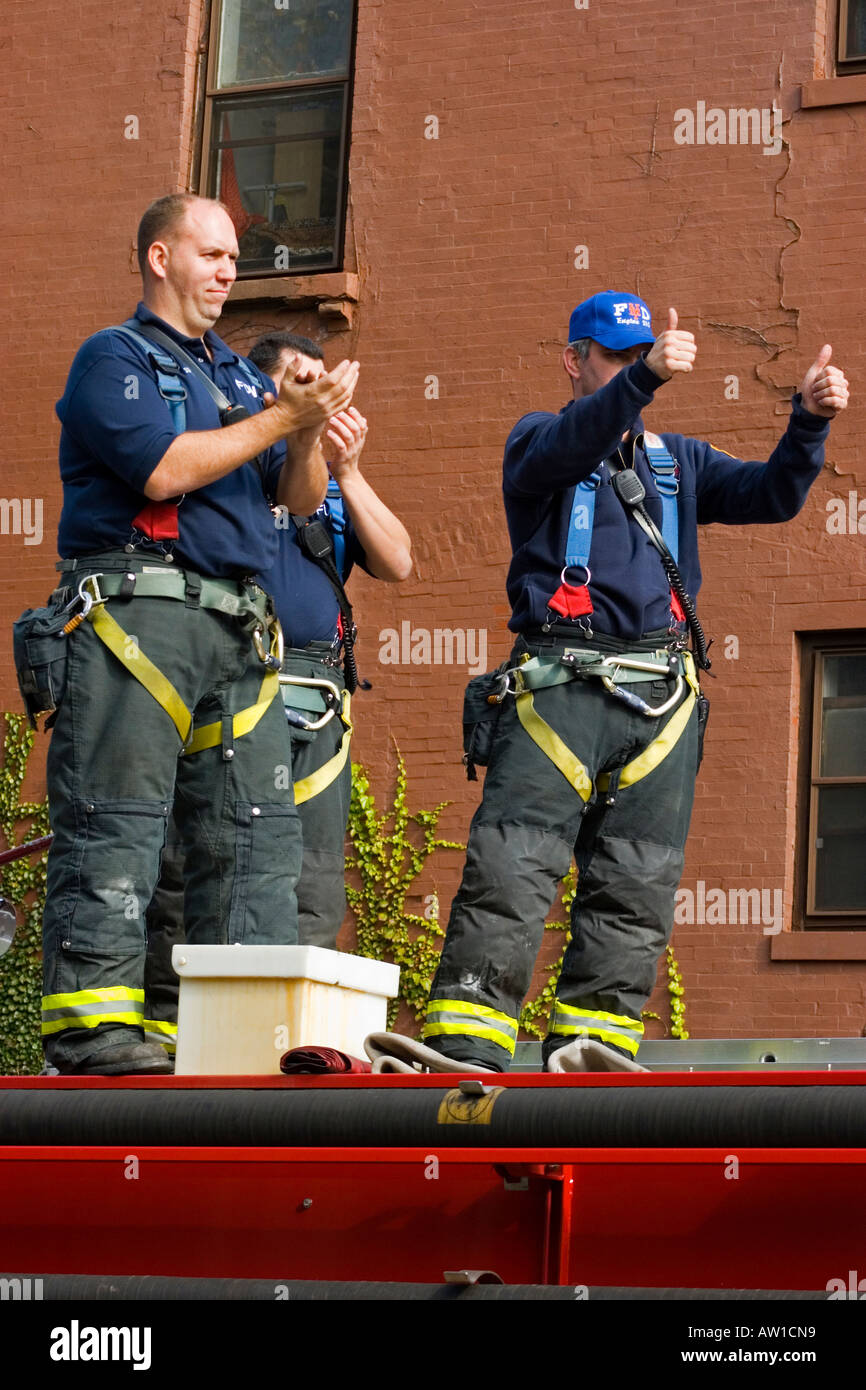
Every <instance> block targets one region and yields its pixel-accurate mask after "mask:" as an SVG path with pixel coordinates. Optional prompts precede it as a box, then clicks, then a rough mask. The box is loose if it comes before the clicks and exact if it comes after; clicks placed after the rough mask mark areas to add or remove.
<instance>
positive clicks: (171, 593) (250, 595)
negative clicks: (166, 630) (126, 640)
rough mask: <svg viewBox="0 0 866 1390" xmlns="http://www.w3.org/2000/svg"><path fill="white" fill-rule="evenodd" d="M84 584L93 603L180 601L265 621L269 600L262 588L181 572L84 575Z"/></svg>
mask: <svg viewBox="0 0 866 1390" xmlns="http://www.w3.org/2000/svg"><path fill="white" fill-rule="evenodd" d="M85 585H87V586H88V587H89V589H90V591H91V593H92V598H93V602H94V604H97V603H99V602H100V600H101V599H102V598H117V597H120V598H124V599H129V598H173V599H181V600H183V601H184V602H185V603H187V604H188V606H189V607H191V608H212V609H214V610H215V611H216V612H218V613H225V614H226V616H227V617H229V618H242V617H245V616H246V614H248V613H249V614H251V615H252V616H253V617H256V618H260V619H261V621H262V622H265V621H266V619H267V616H268V612H269V605H270V600H269V598H268V596H267V594H266V593H265V592H264V590H263V589H257V588H256V589H253V592H248V590H249V589H250V588H251V587H252V586H248V585H244V583H243V582H242V581H241V580H237V579H208V578H206V577H205V576H204V575H195V576H193V575H187V574H186V573H185V572H184V571H183V570H174V571H165V570H159V571H154V572H150V571H148V570H146V569H144V570H135V571H132V570H130V571H129V572H128V573H123V572H118V571H114V572H110V573H106V574H101V573H99V574H92V575H87V576H86V577H85V578H84V579H83V580H82V586H85Z"/></svg>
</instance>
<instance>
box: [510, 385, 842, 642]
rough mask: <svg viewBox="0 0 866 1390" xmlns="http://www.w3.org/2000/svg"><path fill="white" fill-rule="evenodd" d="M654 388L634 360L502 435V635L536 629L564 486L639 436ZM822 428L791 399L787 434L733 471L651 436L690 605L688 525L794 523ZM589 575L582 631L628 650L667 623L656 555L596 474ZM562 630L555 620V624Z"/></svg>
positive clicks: (643, 471)
mask: <svg viewBox="0 0 866 1390" xmlns="http://www.w3.org/2000/svg"><path fill="white" fill-rule="evenodd" d="M662 384H663V383H662V382H661V380H660V379H659V378H658V377H657V376H656V375H655V373H654V372H652V371H651V370H650V368H649V367H648V366H647V365H646V362H645V361H644V359H643V358H640V359H638V361H637V362H632V363H631V365H630V366H628V367H625V368H623V370H622V371H621V372H618V373H617V375H616V376H615V377H614V378H613V380H612V381H609V382H608V383H607V385H606V386H603V387H601V389H600V390H598V391H596V392H594V393H593V394H592V395H591V396H584V397H583V398H581V399H580V400H575V401H571V402H569V404H568V405H567V406H565V407H564V408H563V409H562V410H561V411H560V412H559V414H558V415H553V414H550V413H548V412H546V411H535V412H533V413H532V414H530V415H524V416H523V418H522V419H521V420H518V422H517V424H516V425H515V426H514V429H513V430H512V431H511V434H510V435H509V436H508V441H507V443H506V446H505V461H504V465H503V491H504V495H505V515H506V520H507V522H508V532H509V535H510V537H511V550H512V561H511V566H510V568H509V571H508V581H507V589H508V597H509V600H510V602H511V608H512V617H511V621H510V622H509V624H508V626H509V627H510V628H511V629H512V631H513V632H526V631H528V630H530V629H533V628H538V627H540V626H541V624H542V623H544V622H545V621H546V619H547V605H548V600H549V599H550V597H551V595H553V594H554V593H555V591H556V590H557V588H558V587H559V582H560V574H561V572H562V567H563V565H564V564H565V550H566V539H567V536H568V525H569V517H570V515H571V510H572V503H573V499H574V489H575V486H576V485H577V484H578V483H579V482H581V481H582V480H583V479H584V478H587V477H589V475H590V473H592V472H594V471H595V469H596V468H597V467H598V466H599V464H601V463H602V462H603V461H604V460H605V459H606V458H610V457H615V456H616V451H617V448H618V447H619V446H620V443H621V440H622V435H623V433H624V432H625V431H626V430H629V431H631V432H632V434H633V435H639V434H640V433H642V431H643V423H642V421H641V418H640V413H641V410H642V409H643V408H644V407H645V406H648V405H649V404H650V403H651V402H652V399H653V394H654V392H655V391H656V390H657V389H658V387H659V386H661V385H662ZM829 425H830V422H829V420H827V419H824V418H823V417H821V416H818V415H812V414H810V413H809V412H808V411H807V410H805V409H804V408H803V406H802V403H801V400H800V397H799V395H796V396H795V397H794V399H793V406H792V411H791V417H790V420H789V421H788V428H787V429H786V430H785V433H784V434H783V435H782V438H781V439H780V441H779V443H778V444H777V445H776V448H775V449H774V450H773V453H772V454H771V456H770V458H769V460H768V461H767V462H766V463H745V462H743V460H742V459H735V458H732V457H731V456H730V454H726V453H723V452H722V451H721V450H720V449H715V448H713V446H712V445H711V444H705V443H703V442H702V441H701V440H698V439H687V438H685V437H684V436H683V435H681V434H663V435H662V436H661V438H662V439H663V440H664V442H665V444H666V445H667V447H668V450H669V451H670V453H671V454H672V455H673V457H674V459H675V460H676V461H677V463H678V464H679V495H678V499H677V500H678V510H679V556H678V563H679V569H680V573H681V574H682V576H683V580H684V583H685V586H686V589H687V590H688V592H689V594H690V595H691V596H692V598H694V597H695V596H696V594H697V592H698V590H699V588H700V585H701V568H700V563H699V559H698V534H697V527H698V525H706V524H709V523H710V522H722V523H724V524H726V525H737V524H743V523H753V522H765V523H766V522H779V521H789V520H790V519H791V517H793V516H796V514H797V512H798V511H799V510H800V508H801V507H802V506H803V503H804V502H805V500H806V496H807V493H808V491H809V488H810V487H811V485H812V483H813V482H814V481H815V479H816V478H817V476H818V474H819V473H820V471H821V468H822V467H823V463H824V441H825V439H826V438H827V434H828V431H829ZM622 449H623V455H624V457H625V461H626V462H627V463H632V457H631V454H632V444H631V442H627V443H626V444H624V445H623V446H622ZM633 466H634V467H635V469H636V470H637V473H638V475H639V477H640V480H641V482H642V483H643V485H644V487H645V489H646V493H647V498H646V502H645V504H644V505H645V507H646V509H647V511H648V513H649V515H650V516H651V517H652V518H653V520H654V521H655V522H656V525H657V526H658V527H659V528H661V524H662V506H661V501H660V499H659V495H658V492H657V490H656V487H655V484H654V482H653V476H652V473H651V471H650V468H649V464H648V462H647V459H646V455H645V454H644V452H643V450H642V449H641V448H640V446H639V445H638V446H636V447H634V458H633ZM589 567H590V570H591V572H592V579H591V581H590V585H589V592H590V595H591V598H592V603H593V610H594V611H593V614H592V618H591V622H592V627H593V629H594V631H596V632H599V633H605V634H607V635H608V636H611V637H620V638H624V639H626V640H628V641H631V640H636V639H638V638H640V637H642V636H644V635H645V634H646V633H649V632H654V631H658V630H659V629H662V628H666V627H667V626H668V625H669V623H670V620H671V615H670V590H669V588H668V584H667V580H666V578H665V574H664V570H663V569H662V563H661V558H660V556H659V554H658V551H657V550H656V549H655V548H654V547H653V545H652V542H651V541H650V540H649V538H648V537H647V536H646V535H645V533H644V532H643V530H642V529H641V528H640V527H639V526H638V524H637V522H636V521H635V520H634V518H633V517H631V516H629V515H628V514H627V513H626V510H625V508H624V506H623V504H622V503H621V502H620V500H619V498H618V497H617V496H616V494H615V492H614V491H613V488H612V487H611V485H610V478H609V477H608V476H605V478H604V480H603V481H602V484H601V486H600V487H599V488H598V491H597V493H596V503H595V517H594V523H593V531H592V545H591V549H590V556H589ZM563 621H566V620H564V619H562V618H559V617H558V615H557V617H556V622H557V624H560V623H562V622H563ZM575 626H576V624H575Z"/></svg>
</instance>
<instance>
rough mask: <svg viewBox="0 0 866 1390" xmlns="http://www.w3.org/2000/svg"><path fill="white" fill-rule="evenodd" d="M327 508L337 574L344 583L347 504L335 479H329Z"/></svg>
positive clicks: (326, 498) (326, 496)
mask: <svg viewBox="0 0 866 1390" xmlns="http://www.w3.org/2000/svg"><path fill="white" fill-rule="evenodd" d="M325 506H326V509H327V513H328V530H329V531H330V533H331V539H332V541H333V543H334V564H335V565H336V567H337V573H338V574H339V576H340V579H341V581H342V582H343V583H345V580H346V526H347V522H346V504H345V502H344V501H343V494H342V492H341V491H340V485H339V483H338V482H337V481H336V480H335V479H334V478H329V479H328V491H327V493H326V494H325Z"/></svg>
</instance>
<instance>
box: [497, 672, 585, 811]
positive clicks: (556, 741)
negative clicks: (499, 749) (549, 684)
mask: <svg viewBox="0 0 866 1390" xmlns="http://www.w3.org/2000/svg"><path fill="white" fill-rule="evenodd" d="M515 704H516V706H517V718H518V719H519V720H520V722H521V724H522V725H523V727H524V729H525V730H526V732H527V733H528V734H529V737H530V738H531V739H532V741H533V743H534V744H536V745H537V746H538V747H539V748H540V749H541V751H542V753H544V754H546V755H547V757H548V758H550V761H551V762H552V763H553V764H554V765H555V766H556V767H558V768H559V771H560V772H561V773H562V775H563V777H564V778H565V780H566V781H567V782H568V784H569V786H571V787H573V788H574V790H575V791H576V792H577V794H578V796H579V797H580V799H581V801H589V798H590V797H591V796H592V781H591V779H590V776H589V773H588V772H587V770H586V768H585V767H584V765H583V763H582V762H581V761H580V758H578V757H577V755H576V754H575V753H572V751H571V749H570V748H569V747H568V745H567V744H566V743H563V741H562V739H561V738H560V737H559V734H558V733H557V732H556V730H555V729H552V728H551V727H550V725H549V724H548V723H547V722H546V720H544V719H542V717H541V715H540V714H539V713H538V711H537V710H536V708H535V701H534V700H533V698H532V691H531V690H525V691H524V692H523V694H522V695H518V696H517V699H516V701H515Z"/></svg>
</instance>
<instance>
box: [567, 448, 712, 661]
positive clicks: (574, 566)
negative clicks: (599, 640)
mask: <svg viewBox="0 0 866 1390" xmlns="http://www.w3.org/2000/svg"><path fill="white" fill-rule="evenodd" d="M634 442H635V444H638V443H640V444H642V445H643V449H644V453H645V454H646V456H647V461H648V462H649V466H650V469H651V471H652V475H653V481H654V482H655V485H656V490H657V492H658V494H659V497H660V499H661V504H662V536H663V537H664V541H665V544H666V546H667V548H668V550H669V551H670V553H671V555H672V557H673V560H674V563H675V564H676V560H677V553H678V548H679V517H678V512H677V494H678V492H679V487H680V484H679V465H678V464H677V462H676V460H675V459H674V458H673V456H672V454H671V453H670V452H669V450H668V448H667V446H666V444H665V443H664V441H663V440H662V439H661V438H660V437H659V436H658V435H656V434H649V433H644V434H643V435H639V436H638V437H637V438H636V439H635V441H634ZM620 457H621V455H620ZM607 472H608V465H607V463H606V462H604V463H601V464H599V466H598V468H596V469H595V470H594V471H593V472H592V473H590V475H589V477H588V478H584V479H582V480H581V482H579V483H578V484H577V485H576V486H575V488H574V494H573V497H572V503H571V513H570V516H569V522H568V536H567V538H566V542H565V565H564V567H563V569H562V573H561V575H560V581H559V588H558V589H557V590H556V592H555V593H554V594H553V596H552V597H551V598H550V599H549V600H548V605H547V606H548V621H547V627H548V629H549V628H550V627H551V626H552V625H553V623H554V622H555V621H556V616H559V617H563V618H572V619H575V618H578V619H579V618H588V616H589V614H590V613H592V611H593V605H592V598H591V596H590V592H589V585H590V581H591V579H592V571H591V570H590V568H589V555H590V550H591V548H592V527H593V521H594V519H595V495H596V493H597V492H598V489H599V488H600V487H601V484H602V482H603V481H604V478H605V476H606V473H607ZM671 613H672V614H673V617H674V619H675V620H676V621H677V622H685V621H686V614H685V611H684V610H683V607H682V604H681V602H680V599H679V598H678V596H677V594H676V593H675V592H674V590H673V589H672V590H671ZM555 615H556V616H555ZM583 627H584V631H586V633H587V636H591V635H592V629H591V627H590V626H589V624H588V623H587V624H583Z"/></svg>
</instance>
